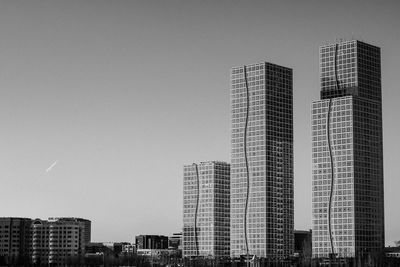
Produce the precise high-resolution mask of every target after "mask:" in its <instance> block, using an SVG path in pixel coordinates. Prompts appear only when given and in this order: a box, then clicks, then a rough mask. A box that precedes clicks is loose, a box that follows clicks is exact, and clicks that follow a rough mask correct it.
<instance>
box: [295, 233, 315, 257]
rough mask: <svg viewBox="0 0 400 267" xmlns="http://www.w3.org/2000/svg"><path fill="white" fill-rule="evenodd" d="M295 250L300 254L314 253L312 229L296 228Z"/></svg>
mask: <svg viewBox="0 0 400 267" xmlns="http://www.w3.org/2000/svg"><path fill="white" fill-rule="evenodd" d="M293 234H294V252H295V253H296V254H298V255H300V256H301V255H304V254H307V255H310V256H311V253H312V249H311V248H312V247H311V246H312V244H311V239H312V231H311V230H309V231H302V230H294V231H293Z"/></svg>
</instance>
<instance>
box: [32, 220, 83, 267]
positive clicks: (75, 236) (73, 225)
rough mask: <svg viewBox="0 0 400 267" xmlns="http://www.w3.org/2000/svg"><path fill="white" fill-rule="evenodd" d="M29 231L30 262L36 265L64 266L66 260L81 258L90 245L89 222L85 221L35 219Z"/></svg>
mask: <svg viewBox="0 0 400 267" xmlns="http://www.w3.org/2000/svg"><path fill="white" fill-rule="evenodd" d="M31 229H32V262H33V263H34V264H37V265H40V264H46V265H50V266H60V265H65V264H66V263H67V262H68V260H72V259H73V258H79V257H83V256H84V255H85V246H86V245H87V244H89V243H90V236H91V222H90V221H89V220H86V219H81V218H50V219H49V220H48V221H46V220H40V219H36V220H34V221H33V223H32V226H31Z"/></svg>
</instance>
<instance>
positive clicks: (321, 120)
mask: <svg viewBox="0 0 400 267" xmlns="http://www.w3.org/2000/svg"><path fill="white" fill-rule="evenodd" d="M320 75H321V100H318V101H314V102H313V104H312V163H313V170H312V172H313V174H312V176H313V184H312V187H313V189H312V191H313V196H312V203H313V207H312V209H313V210H312V214H313V218H312V220H313V221H312V222H313V238H312V250H313V257H314V258H328V257H340V258H353V257H358V256H362V255H363V254H366V253H369V252H372V251H380V250H382V249H383V248H384V244H385V243H384V203H383V201H384V199H383V151H382V150H383V149H382V99H381V64H380V49H379V48H378V47H376V46H372V45H370V44H366V43H364V42H361V41H357V40H352V41H344V42H338V43H333V44H329V45H324V46H322V47H320Z"/></svg>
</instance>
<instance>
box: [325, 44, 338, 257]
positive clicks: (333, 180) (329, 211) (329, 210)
mask: <svg viewBox="0 0 400 267" xmlns="http://www.w3.org/2000/svg"><path fill="white" fill-rule="evenodd" d="M338 50H339V45H338V44H336V45H335V62H334V70H335V85H336V90H337V91H339V90H340V87H339V79H338V70H337V69H338V67H337V61H338V60H337V58H338ZM331 113H332V99H331V98H330V99H329V105H328V116H327V124H326V126H327V127H326V128H327V131H326V132H327V140H328V149H329V158H330V162H331V190H330V193H329V206H328V229H329V240H330V243H331V251H332V255H333V256H335V247H334V244H333V231H332V202H333V194H334V185H335V167H334V165H333V153H332V144H331V141H332V140H331V136H330V124H331V117H332V115H331Z"/></svg>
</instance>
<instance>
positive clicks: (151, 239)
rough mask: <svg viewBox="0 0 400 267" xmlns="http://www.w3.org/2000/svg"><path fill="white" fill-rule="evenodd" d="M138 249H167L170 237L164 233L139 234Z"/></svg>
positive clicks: (136, 239)
mask: <svg viewBox="0 0 400 267" xmlns="http://www.w3.org/2000/svg"><path fill="white" fill-rule="evenodd" d="M135 242H136V247H137V249H167V248H168V237H167V236H163V235H139V236H136V237H135Z"/></svg>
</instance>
